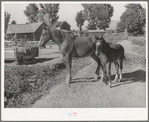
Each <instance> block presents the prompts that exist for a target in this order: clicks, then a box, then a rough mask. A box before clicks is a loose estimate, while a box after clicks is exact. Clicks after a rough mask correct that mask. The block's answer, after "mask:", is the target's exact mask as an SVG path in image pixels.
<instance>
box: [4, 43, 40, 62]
mask: <svg viewBox="0 0 149 122" xmlns="http://www.w3.org/2000/svg"><path fill="white" fill-rule="evenodd" d="M8 43H9V42H8ZM32 43H33V42H32ZM38 55H39V47H38V46H37V45H35V44H34V45H33V44H31V43H30V42H28V43H25V44H18V45H15V44H14V45H12V44H11V45H9V44H8V45H5V61H10V60H14V61H15V60H17V61H18V63H19V64H23V63H24V64H29V63H32V62H34V61H35V60H34V57H38Z"/></svg>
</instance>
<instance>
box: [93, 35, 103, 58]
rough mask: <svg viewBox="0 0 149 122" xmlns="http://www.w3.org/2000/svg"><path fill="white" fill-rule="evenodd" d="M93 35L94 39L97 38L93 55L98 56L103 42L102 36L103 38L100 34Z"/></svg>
mask: <svg viewBox="0 0 149 122" xmlns="http://www.w3.org/2000/svg"><path fill="white" fill-rule="evenodd" d="M95 37H96V40H97V42H96V51H95V55H96V56H98V55H99V54H100V50H101V48H102V46H103V44H104V38H103V36H101V37H97V36H95Z"/></svg>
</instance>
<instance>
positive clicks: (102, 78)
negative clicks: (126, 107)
mask: <svg viewBox="0 0 149 122" xmlns="http://www.w3.org/2000/svg"><path fill="white" fill-rule="evenodd" d="M106 74H107V73H106V64H102V77H101V79H100V81H101V82H106V81H105V80H106Z"/></svg>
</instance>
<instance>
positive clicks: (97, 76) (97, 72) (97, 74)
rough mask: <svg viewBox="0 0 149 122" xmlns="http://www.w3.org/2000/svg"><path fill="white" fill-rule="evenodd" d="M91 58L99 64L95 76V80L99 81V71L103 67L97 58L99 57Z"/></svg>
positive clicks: (93, 56)
mask: <svg viewBox="0 0 149 122" xmlns="http://www.w3.org/2000/svg"><path fill="white" fill-rule="evenodd" d="M91 57H92V58H93V59H94V60H95V61H96V62H97V64H98V66H97V69H96V71H95V74H96V77H95V79H98V78H99V73H100V72H99V71H100V66H101V63H100V59H99V58H98V57H97V56H95V55H91Z"/></svg>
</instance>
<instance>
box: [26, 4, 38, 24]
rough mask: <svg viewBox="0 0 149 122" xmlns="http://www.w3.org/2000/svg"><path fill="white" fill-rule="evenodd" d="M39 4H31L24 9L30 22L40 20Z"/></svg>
mask: <svg viewBox="0 0 149 122" xmlns="http://www.w3.org/2000/svg"><path fill="white" fill-rule="evenodd" d="M37 13H38V6H37V5H36V4H29V5H28V6H27V7H26V10H24V14H25V15H26V16H27V17H28V20H29V23H34V22H38V17H37Z"/></svg>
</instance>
